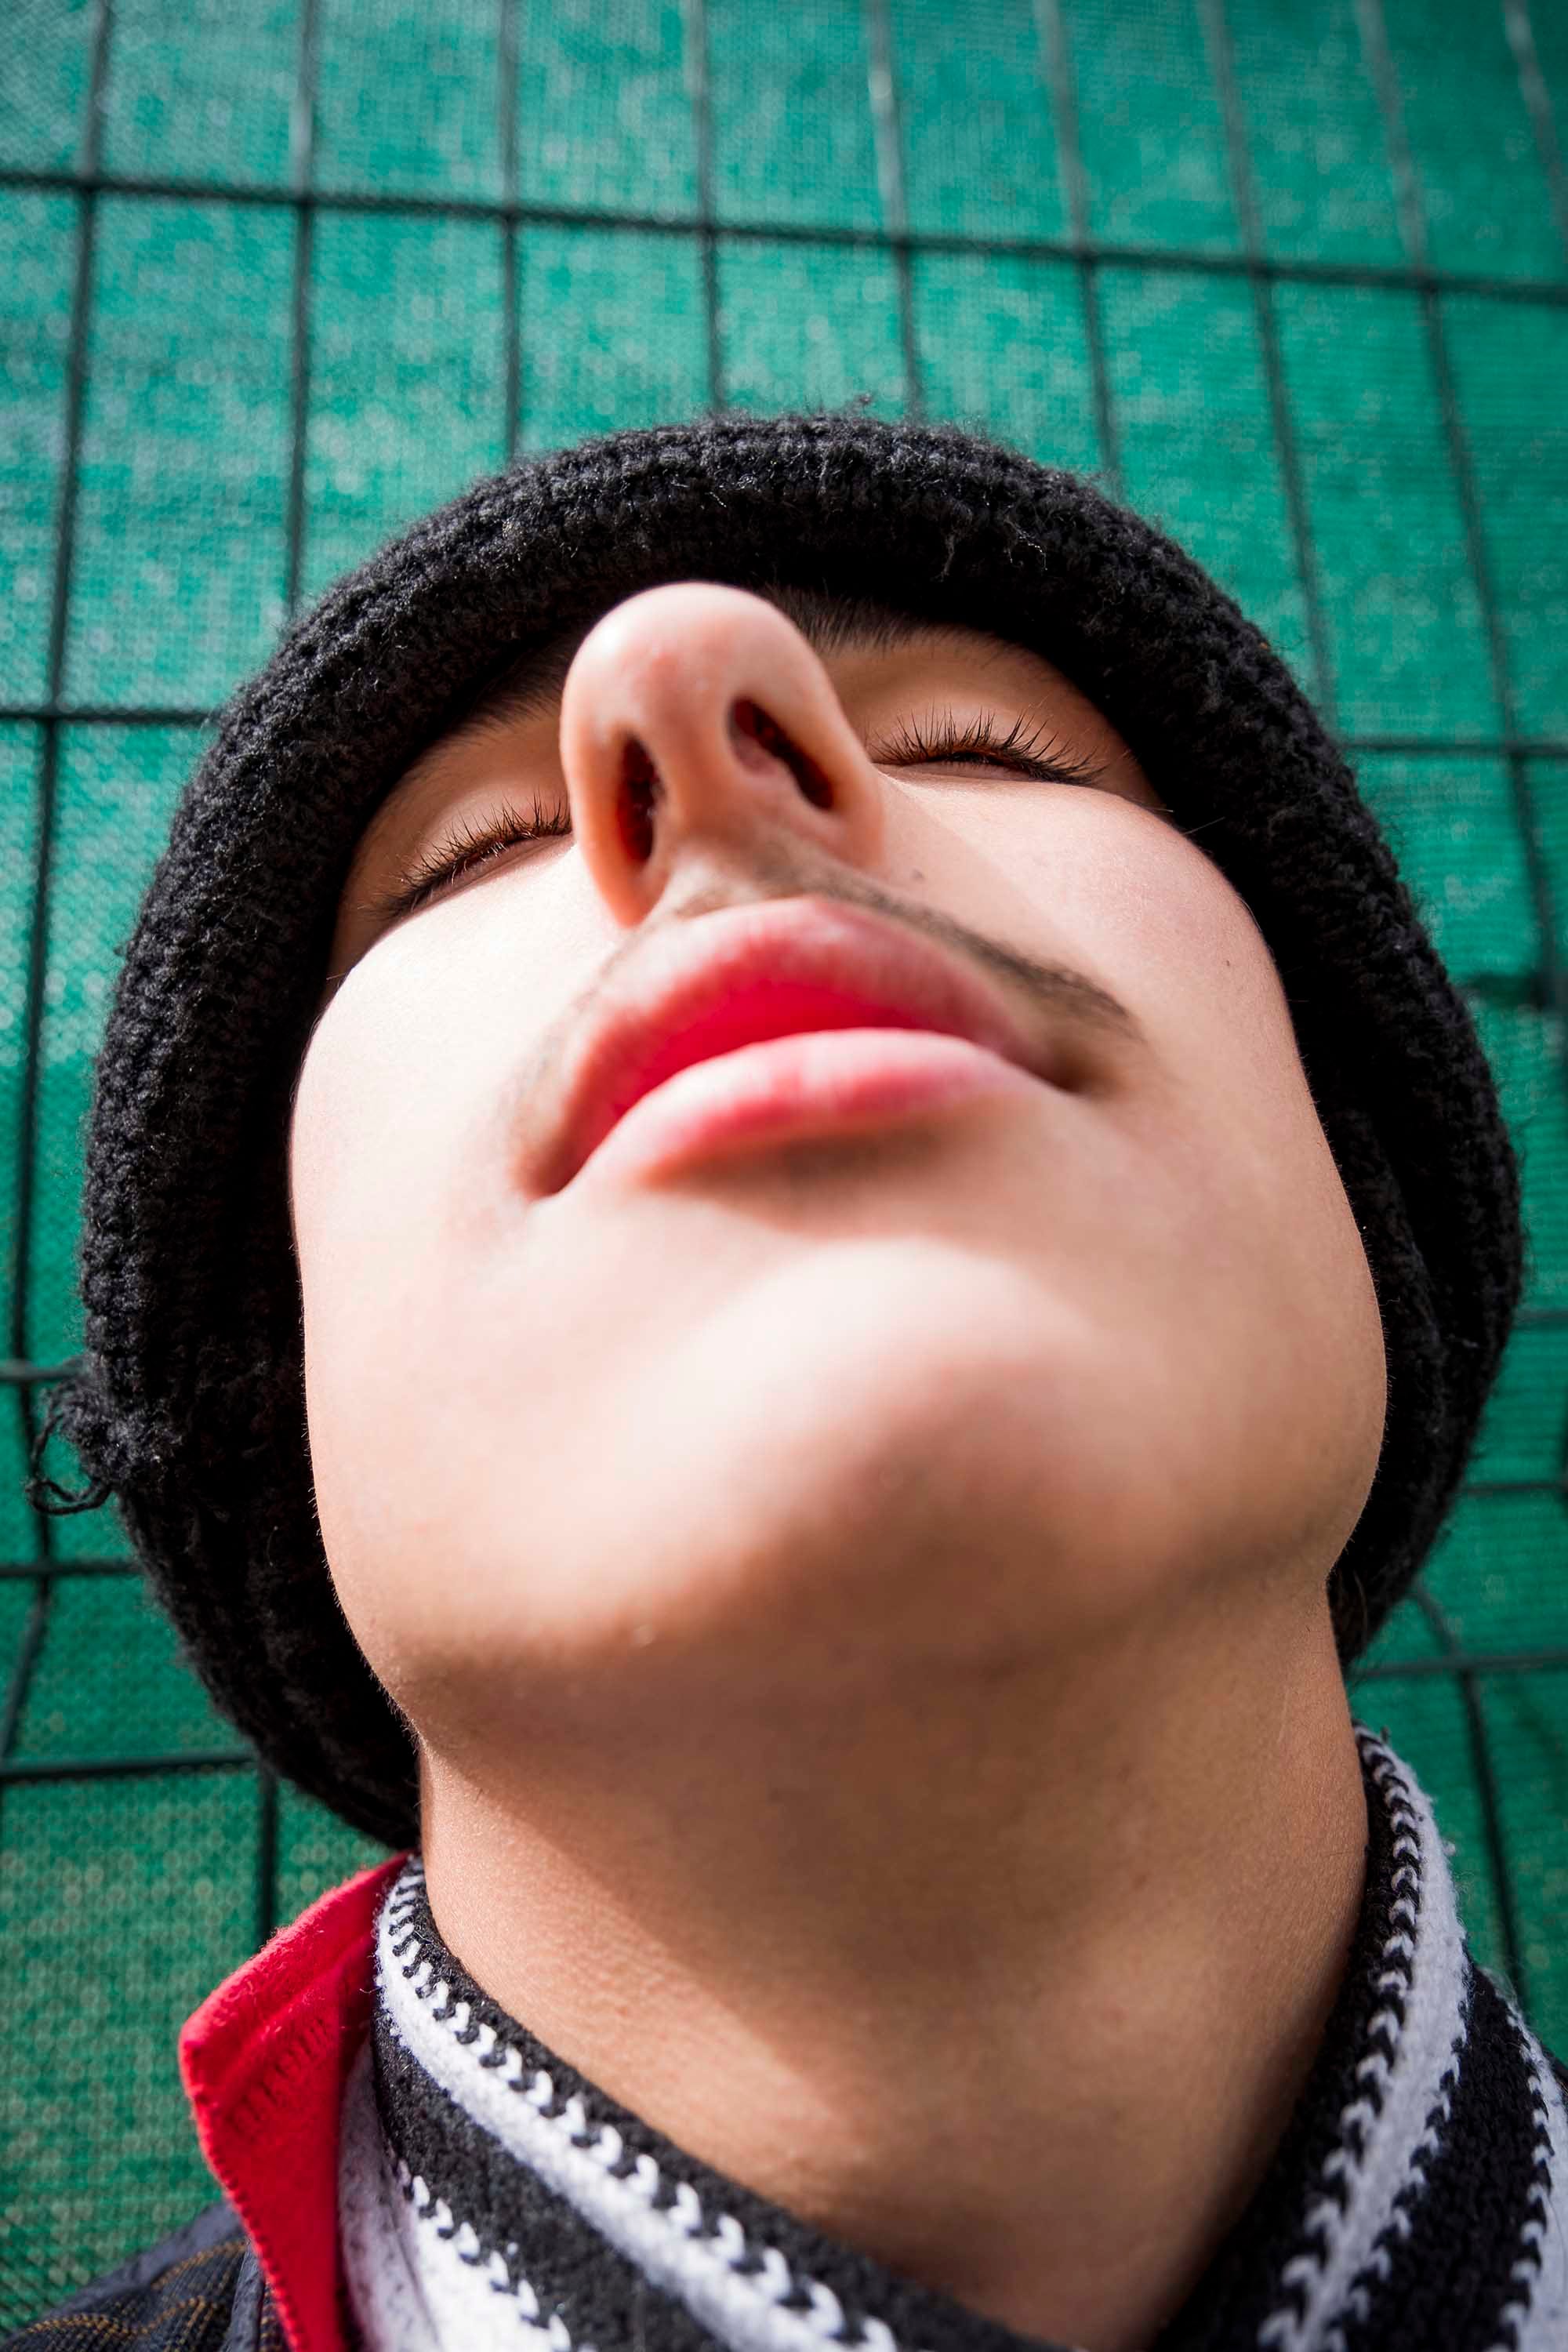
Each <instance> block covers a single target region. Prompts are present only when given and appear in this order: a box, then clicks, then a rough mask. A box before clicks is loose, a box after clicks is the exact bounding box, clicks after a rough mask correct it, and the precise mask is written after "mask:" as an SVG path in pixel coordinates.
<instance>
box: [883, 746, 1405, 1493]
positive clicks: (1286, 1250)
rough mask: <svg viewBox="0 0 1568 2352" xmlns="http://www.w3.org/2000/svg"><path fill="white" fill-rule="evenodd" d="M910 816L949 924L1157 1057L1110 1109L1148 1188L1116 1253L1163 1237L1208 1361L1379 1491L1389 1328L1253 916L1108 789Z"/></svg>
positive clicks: (1204, 861)
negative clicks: (1242, 1375)
mask: <svg viewBox="0 0 1568 2352" xmlns="http://www.w3.org/2000/svg"><path fill="white" fill-rule="evenodd" d="M914 814H915V819H916V823H915V824H913V825H911V826H910V827H909V828H908V829H907V830H906V832H905V834H904V835H903V837H902V838H901V840H900V852H901V854H902V855H903V856H906V857H907V858H908V860H909V861H910V865H911V866H918V867H919V868H921V870H923V871H924V872H926V873H928V874H930V875H931V876H933V877H934V876H937V875H941V876H942V883H943V888H942V905H943V906H944V908H947V909H948V910H949V911H951V912H952V914H954V915H955V916H957V917H958V918H959V919H961V920H963V921H966V922H969V923H971V924H973V926H974V927H975V928H976V929H980V930H982V931H984V932H986V933H988V934H989V935H990V936H991V937H993V938H994V939H998V940H1004V941H1006V942H1007V943H1009V944H1016V945H1017V946H1018V947H1020V948H1022V949H1024V950H1026V951H1027V952H1028V953H1030V954H1032V955H1034V956H1036V957H1038V958H1040V959H1041V960H1042V961H1061V962H1063V963H1065V964H1067V965H1068V966H1069V967H1070V968H1072V969H1075V970H1077V971H1082V972H1084V973H1086V974H1087V975H1088V976H1089V978H1091V979H1093V980H1096V981H1098V982H1100V984H1101V985H1102V986H1104V987H1105V988H1107V989H1109V991H1110V993H1111V994H1112V995H1113V996H1115V997H1117V998H1119V999H1120V1001H1121V1003H1123V1004H1124V1005H1125V1006H1126V1007H1127V1008H1128V1010H1129V1011H1130V1012H1131V1013H1133V1014H1134V1015H1135V1016H1136V1019H1137V1021H1138V1023H1139V1024H1140V1026H1141V1028H1142V1032H1143V1035H1144V1037H1145V1039H1146V1040H1147V1045H1148V1048H1149V1050H1148V1052H1147V1053H1146V1054H1141V1055H1139V1056H1138V1061H1137V1069H1136V1074H1135V1076H1134V1078H1133V1080H1132V1082H1131V1083H1130V1084H1129V1085H1128V1086H1127V1087H1126V1088H1125V1090H1124V1091H1123V1092H1122V1093H1121V1095H1120V1096H1119V1097H1116V1098H1114V1099H1111V1098H1108V1099H1107V1100H1106V1102H1105V1103H1104V1104H1103V1105H1102V1106H1101V1108H1103V1110H1104V1112H1105V1115H1106V1117H1107V1118H1109V1119H1110V1120H1111V1121H1112V1122H1113V1123H1114V1124H1115V1126H1116V1128H1117V1129H1118V1131H1119V1132H1120V1133H1121V1135H1122V1136H1123V1138H1124V1139H1125V1140H1126V1141H1127V1143H1128V1145H1129V1147H1130V1150H1131V1160H1130V1162H1129V1165H1130V1166H1131V1167H1132V1168H1135V1169H1137V1170H1138V1171H1140V1181H1138V1182H1137V1183H1135V1184H1134V1183H1130V1184H1129V1185H1128V1186H1127V1187H1126V1188H1124V1189H1123V1190H1122V1191H1121V1196H1120V1197H1121V1206H1120V1207H1119V1209H1118V1211H1117V1215H1116V1223H1117V1227H1118V1230H1119V1231H1120V1233H1121V1235H1122V1237H1123V1242H1124V1244H1125V1243H1126V1242H1130V1241H1131V1236H1132V1234H1134V1233H1135V1232H1136V1231H1138V1230H1139V1229H1140V1228H1146V1229H1148V1230H1149V1231H1151V1232H1157V1233H1158V1234H1159V1248H1158V1257H1159V1261H1160V1263H1161V1264H1162V1265H1164V1266H1165V1267H1166V1268H1167V1278H1168V1279H1169V1280H1170V1281H1171V1282H1172V1283H1173V1284H1176V1285H1180V1284H1183V1283H1184V1284H1185V1285H1186V1286H1187V1289H1188V1292H1189V1297H1188V1300H1187V1304H1186V1306H1185V1307H1184V1308H1183V1319H1184V1322H1185V1323H1186V1324H1187V1327H1188V1328H1191V1329H1193V1330H1194V1333H1195V1332H1196V1331H1198V1330H1200V1329H1201V1330H1202V1331H1203V1333H1204V1335H1205V1343H1206V1352H1207V1353H1208V1354H1209V1355H1210V1356H1211V1357H1212V1360H1213V1361H1214V1362H1215V1365H1216V1366H1219V1365H1223V1364H1226V1363H1228V1364H1229V1365H1230V1366H1231V1367H1232V1368H1233V1369H1234V1367H1235V1366H1236V1365H1237V1364H1240V1363H1247V1362H1252V1363H1261V1364H1263V1365H1264V1367H1265V1372H1264V1377H1266V1378H1267V1379H1268V1380H1269V1381H1273V1382H1275V1383H1276V1384H1277V1386H1278V1389H1279V1394H1280V1399H1281V1416H1282V1418H1285V1419H1288V1418H1289V1411H1288V1410H1287V1408H1286V1402H1285V1401H1286V1400H1288V1399H1289V1397H1290V1396H1292V1395H1294V1396H1295V1397H1297V1398H1299V1399H1300V1400H1301V1429H1302V1443H1303V1445H1304V1446H1310V1444H1313V1443H1319V1442H1321V1443H1322V1444H1327V1445H1329V1446H1330V1447H1331V1449H1332V1450H1333V1451H1334V1452H1335V1453H1336V1454H1337V1455H1338V1456H1340V1457H1341V1458H1343V1459H1345V1460H1346V1462H1347V1465H1348V1475H1349V1479H1350V1483H1351V1485H1352V1486H1354V1484H1355V1483H1356V1482H1357V1481H1358V1480H1359V1479H1360V1478H1361V1476H1362V1473H1363V1469H1364V1475H1365V1480H1366V1482H1367V1483H1368V1484H1370V1480H1371V1476H1372V1473H1373V1468H1374V1467H1375V1463H1376V1454H1377V1450H1378V1446H1379V1444H1380V1443H1381V1437H1382V1429H1383V1418H1384V1402H1385V1395H1384V1377H1385V1374H1384V1347H1383V1330H1382V1322H1381V1318H1380V1316H1379V1313H1378V1309H1377V1303H1376V1297H1375V1294H1374V1292H1373V1286H1372V1278H1371V1275H1370V1272H1369V1270H1368V1267H1367V1263H1366V1257H1365V1253H1364V1251H1363V1246H1362V1241H1361V1236H1360V1234H1359V1232H1358V1231H1357V1228H1356V1224H1355V1221H1354V1217H1353V1215H1352V1211H1351V1206H1350V1202H1349V1201H1348V1199H1347V1197H1346V1194H1345V1192H1344V1187H1343V1185H1342V1181H1341V1179H1340V1175H1339V1171H1338V1168H1337V1167H1336V1165H1335V1162H1334V1160H1333V1156H1332V1153H1331V1150H1330V1149H1329V1145H1328V1141H1327V1139H1326V1137H1325V1136H1324V1134H1323V1130H1322V1128H1321V1123H1320V1121H1319V1118H1318V1114H1317V1108H1316V1106H1315V1104H1314V1103H1313V1100H1312V1096H1311V1091H1310V1087H1309V1086H1308V1083H1307V1078H1306V1074H1305V1072H1304V1070H1303V1068H1302V1066H1301V1060H1300V1052H1299V1050H1298V1047H1297V1044H1296V1037H1295V1031H1294V1027H1293V1025H1292V1023H1291V1019H1290V1011H1289V1004H1288V1003H1287V1001H1286V997H1285V992H1284V989H1283V987H1282V985H1281V982H1280V980H1279V973H1278V971H1277V970H1276V968H1275V965H1274V961H1273V959H1272V957H1271V955H1270V953H1269V951H1268V946H1267V943H1266V942H1265V940H1264V939H1263V937H1262V935H1261V933H1260V932H1259V930H1258V927H1257V924H1256V923H1255V922H1254V920H1253V919H1252V917H1251V915H1250V913H1249V912H1248V910H1247V907H1246V905H1245V903H1244V902H1243V900H1242V899H1241V898H1240V897H1239V896H1238V894H1237V892H1236V890H1235V889H1234V888H1233V887H1231V885H1230V884H1229V883H1228V882H1227V881H1226V878H1225V877H1224V876H1223V875H1222V874H1221V873H1220V872H1219V870H1218V868H1217V867H1216V866H1214V865H1213V864H1212V863H1211V861H1210V860H1209V859H1208V858H1206V857H1205V856H1204V855H1203V853H1202V851H1201V850H1200V849H1199V847H1198V846H1197V845H1196V844H1195V843H1194V842H1192V841H1189V840H1188V839H1187V838H1186V837H1185V836H1184V835H1182V834H1181V833H1180V832H1179V831H1178V830H1177V829H1176V828H1175V827H1174V826H1173V825H1172V824H1169V823H1168V822H1166V821H1165V820H1163V818H1161V817H1159V816H1158V815H1156V814H1154V813H1153V812H1152V811H1150V810H1148V809H1144V808H1142V807H1140V806H1138V805H1135V804H1134V803H1130V802H1127V801H1123V800H1121V799H1117V798H1114V797H1111V796H1109V795H1106V794H1103V793H1063V792H1060V791H1055V790H1053V791H1051V792H1050V793H1049V795H1048V798H1041V799H1039V800H1036V801H1032V802H1026V803H1025V804H1024V805H1022V806H1020V805H1019V804H1018V803H1016V802H1009V801H1008V799H1007V796H1006V795H998V794H994V793H992V794H986V793H981V792H976V793H973V795H968V794H965V795H963V798H962V799H959V798H957V797H956V796H955V798H954V799H953V801H952V802H950V803H947V804H945V805H944V806H943V807H942V809H941V811H940V823H939V821H938V817H937V816H936V815H934V814H932V813H931V812H929V811H916V812H915V813H914ZM935 830H940V831H941V834H942V840H941V841H940V842H939V841H938V840H937V839H935V838H934V837H933V832H934V831H935ZM922 831H923V835H924V837H923V838H922V837H921V833H922ZM1145 1271H1146V1269H1145ZM1130 1307H1131V1302H1130Z"/></svg>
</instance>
